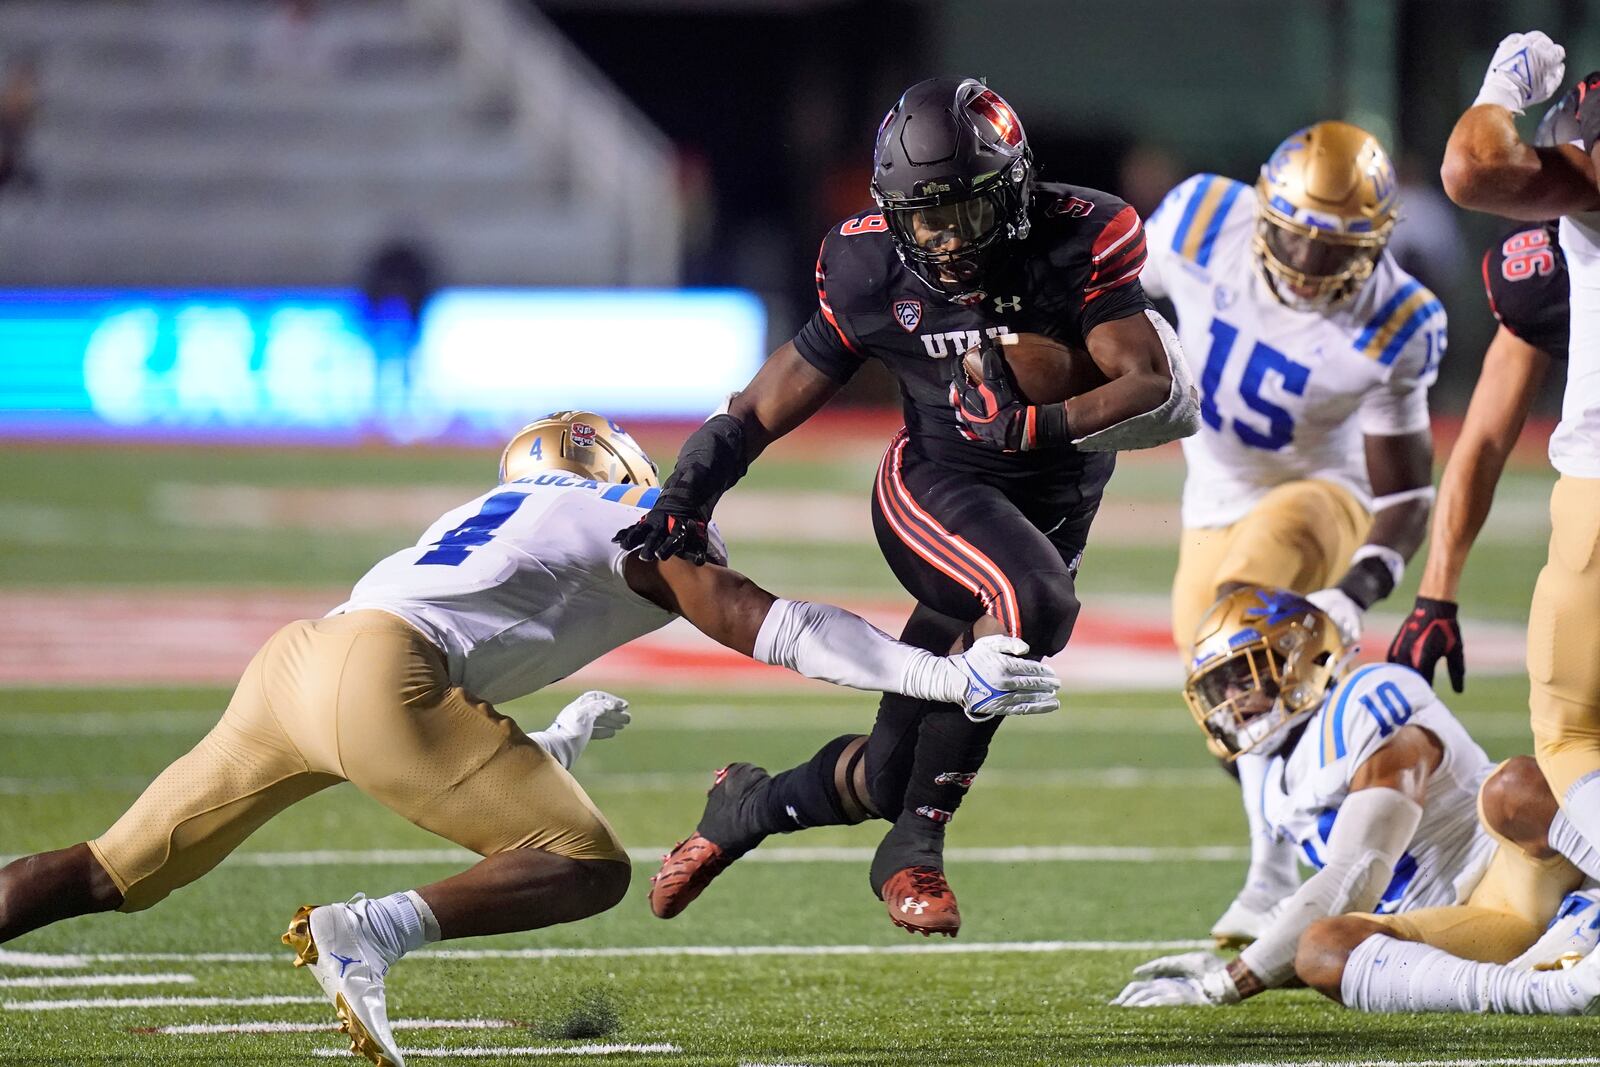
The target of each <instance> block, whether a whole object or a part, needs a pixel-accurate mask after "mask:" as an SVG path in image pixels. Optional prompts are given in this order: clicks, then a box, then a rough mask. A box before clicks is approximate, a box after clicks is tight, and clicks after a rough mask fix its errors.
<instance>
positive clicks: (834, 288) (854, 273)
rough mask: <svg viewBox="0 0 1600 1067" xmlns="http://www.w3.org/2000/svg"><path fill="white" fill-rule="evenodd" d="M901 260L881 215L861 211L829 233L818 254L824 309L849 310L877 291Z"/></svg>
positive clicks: (818, 288)
mask: <svg viewBox="0 0 1600 1067" xmlns="http://www.w3.org/2000/svg"><path fill="white" fill-rule="evenodd" d="M897 269H901V268H900V258H899V256H897V255H896V254H895V251H894V239H893V238H892V237H890V236H889V227H888V225H887V224H886V223H885V222H884V220H883V214H882V213H881V212H876V211H863V212H861V213H860V214H857V215H852V216H851V217H850V218H848V219H845V220H844V221H843V222H841V223H839V225H837V226H835V227H834V228H833V229H831V230H829V231H828V235H827V236H826V237H824V238H823V239H822V248H821V250H820V251H819V252H818V253H817V290H818V294H819V296H821V297H822V301H823V304H824V306H827V305H831V306H832V307H834V308H836V309H838V310H842V311H846V312H848V311H850V310H852V309H853V308H854V307H855V306H857V305H858V304H859V302H860V301H861V300H862V298H863V297H867V296H870V295H872V294H874V293H877V292H880V291H881V290H882V289H883V288H884V286H885V285H886V284H887V283H888V280H889V278H890V277H891V276H892V275H893V273H894V271H895V270H897Z"/></svg>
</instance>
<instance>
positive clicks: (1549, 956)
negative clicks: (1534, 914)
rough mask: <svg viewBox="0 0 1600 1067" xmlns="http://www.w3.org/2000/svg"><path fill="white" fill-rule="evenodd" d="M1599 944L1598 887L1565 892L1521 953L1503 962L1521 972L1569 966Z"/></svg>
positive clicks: (1599, 913) (1599, 911)
mask: <svg viewBox="0 0 1600 1067" xmlns="http://www.w3.org/2000/svg"><path fill="white" fill-rule="evenodd" d="M1597 945H1600V889H1581V890H1579V891H1577V892H1576V893H1568V894H1567V895H1566V897H1565V899H1563V900H1562V901H1561V907H1559V908H1558V909H1556V917H1555V918H1554V919H1551V920H1550V925H1549V926H1548V927H1547V928H1546V929H1545V932H1544V934H1543V935H1542V936H1540V938H1539V940H1537V941H1535V942H1534V943H1533V945H1532V947H1530V948H1529V949H1528V951H1526V952H1524V953H1523V954H1522V955H1520V956H1518V957H1517V958H1516V959H1514V960H1512V961H1511V962H1510V963H1508V964H1506V966H1507V967H1512V968H1514V969H1516V970H1521V971H1555V970H1561V969H1562V968H1566V967H1571V966H1573V965H1575V964H1576V963H1577V962H1578V961H1579V960H1581V959H1583V958H1584V957H1585V956H1588V955H1589V954H1590V953H1592V952H1593V951H1594V950H1595V947H1596V946H1597Z"/></svg>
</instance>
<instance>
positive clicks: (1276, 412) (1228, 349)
mask: <svg viewBox="0 0 1600 1067" xmlns="http://www.w3.org/2000/svg"><path fill="white" fill-rule="evenodd" d="M1238 339H1239V330H1238V328H1237V327H1235V326H1230V325H1229V324H1228V323H1226V322H1223V321H1222V320H1221V319H1212V320H1211V351H1210V352H1208V353H1207V354H1206V365H1205V367H1204V369H1203V370H1201V372H1200V417H1201V418H1203V419H1204V420H1205V423H1206V425H1207V426H1209V427H1211V428H1212V429H1213V430H1215V431H1217V432H1218V433H1222V432H1223V423H1224V422H1227V421H1229V420H1226V419H1224V418H1223V417H1222V412H1220V411H1218V410H1217V395H1218V392H1219V391H1220V390H1221V388H1222V372H1223V369H1224V368H1226V367H1227V365H1228V356H1229V354H1230V353H1232V351H1233V345H1234V342H1235V341H1237V340H1238ZM1268 374H1275V375H1277V376H1278V379H1279V380H1280V382H1281V383H1282V386H1283V391H1284V392H1286V393H1289V394H1291V395H1293V396H1303V395H1304V394H1305V391H1306V382H1307V381H1309V380H1310V378H1311V368H1310V367H1307V366H1305V365H1303V364H1300V363H1296V362H1295V361H1294V360H1292V359H1290V358H1289V357H1288V356H1286V355H1284V354H1283V353H1282V352H1279V351H1278V350H1277V349H1276V348H1272V347H1270V346H1268V345H1264V344H1262V343H1261V342H1260V341H1257V342H1256V343H1255V347H1253V348H1252V349H1250V359H1249V361H1248V362H1247V363H1245V365H1244V374H1243V375H1241V376H1240V378H1239V399H1241V400H1243V401H1244V405H1245V407H1247V408H1249V409H1250V410H1251V411H1253V412H1255V413H1256V414H1258V415H1260V416H1261V417H1262V418H1264V419H1266V420H1267V428H1266V431H1265V432H1262V431H1261V430H1259V429H1257V428H1256V427H1254V426H1251V425H1250V424H1249V423H1246V422H1241V421H1239V420H1238V419H1233V420H1232V424H1233V433H1234V436H1235V437H1237V438H1238V439H1239V440H1241V441H1243V442H1244V443H1245V444H1247V445H1249V446H1250V447H1251V448H1264V449H1266V450H1267V451H1269V452H1276V451H1277V450H1278V449H1280V448H1282V447H1283V446H1284V445H1286V444H1288V443H1289V442H1290V441H1291V440H1293V439H1294V416H1293V415H1291V414H1289V412H1287V411H1285V410H1283V408H1281V407H1279V406H1278V405H1277V404H1274V403H1273V402H1272V401H1270V400H1268V399H1267V398H1266V397H1264V396H1262V395H1261V389H1262V387H1263V386H1264V385H1266V382H1267V375H1268Z"/></svg>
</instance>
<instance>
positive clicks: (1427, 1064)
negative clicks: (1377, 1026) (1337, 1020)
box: [1126, 1056, 1600, 1067]
mask: <svg viewBox="0 0 1600 1067" xmlns="http://www.w3.org/2000/svg"><path fill="white" fill-rule="evenodd" d="M1596 1065H1600V1059H1596V1058H1595V1057H1592V1056H1586V1057H1583V1058H1581V1059H1529V1058H1527V1057H1519V1056H1511V1057H1504V1058H1500V1057H1495V1058H1489V1059H1464V1060H1262V1061H1260V1062H1256V1063H1227V1064H1219V1063H1174V1064H1167V1065H1165V1067H1596ZM1126 1067H1145V1065H1142V1064H1127V1065H1126Z"/></svg>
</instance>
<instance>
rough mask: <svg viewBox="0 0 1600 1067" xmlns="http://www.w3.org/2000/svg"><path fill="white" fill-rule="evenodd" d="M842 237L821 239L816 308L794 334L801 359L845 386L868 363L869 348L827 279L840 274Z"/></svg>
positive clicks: (831, 233)
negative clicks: (859, 336)
mask: <svg viewBox="0 0 1600 1067" xmlns="http://www.w3.org/2000/svg"><path fill="white" fill-rule="evenodd" d="M840 240H848V238H840V237H838V236H837V235H836V234H834V233H833V232H831V231H830V232H829V234H828V236H826V237H824V238H823V239H822V248H821V249H820V250H819V251H818V252H817V310H816V312H815V313H814V314H813V315H812V316H811V318H809V319H807V320H806V324H805V325H804V326H802V327H800V332H799V333H797V334H795V336H794V346H795V348H796V349H797V350H798V351H799V352H800V355H801V357H802V358H804V359H805V361H806V362H807V363H809V364H811V365H812V366H813V367H815V368H817V369H818V370H819V371H821V372H822V373H823V374H826V375H827V376H828V377H829V378H831V379H833V380H834V381H836V382H838V383H839V384H841V385H843V384H844V383H845V382H847V381H849V380H850V377H851V375H853V374H855V372H856V371H858V370H860V369H861V364H862V363H864V362H866V355H865V353H866V349H865V347H864V346H863V345H862V344H861V340H860V338H858V337H857V336H856V335H855V331H853V330H852V329H851V328H850V319H849V314H848V312H847V310H846V309H845V308H844V307H843V306H842V305H840V306H838V307H836V306H835V304H834V301H833V299H832V298H831V297H829V295H828V282H829V279H830V278H834V277H836V276H838V275H839V274H840V271H841V265H840V260H841V257H842V255H843V253H842V252H841V251H840V250H839V249H838V248H837V247H836V245H837V243H838V242H839V241H840Z"/></svg>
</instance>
